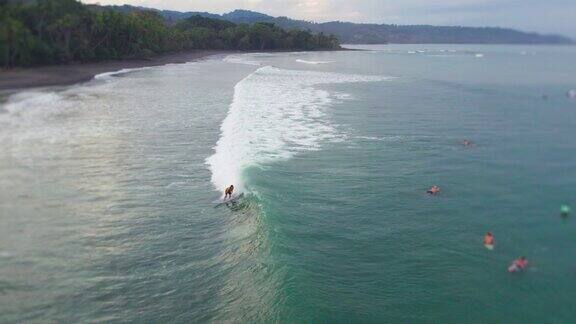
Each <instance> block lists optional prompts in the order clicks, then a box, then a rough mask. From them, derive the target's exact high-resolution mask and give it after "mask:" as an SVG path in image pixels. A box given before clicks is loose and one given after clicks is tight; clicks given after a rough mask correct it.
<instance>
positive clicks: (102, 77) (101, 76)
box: [94, 66, 152, 81]
mask: <svg viewBox="0 0 576 324" xmlns="http://www.w3.org/2000/svg"><path fill="white" fill-rule="evenodd" d="M150 68H152V67H151V66H144V67H140V68H132V69H121V70H118V71H112V72H104V73H100V74H96V75H95V76H94V79H95V80H104V81H106V80H110V79H112V77H115V76H118V75H121V74H125V73H128V72H134V71H144V70H148V69H150Z"/></svg>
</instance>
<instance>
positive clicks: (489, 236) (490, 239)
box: [484, 232, 494, 246]
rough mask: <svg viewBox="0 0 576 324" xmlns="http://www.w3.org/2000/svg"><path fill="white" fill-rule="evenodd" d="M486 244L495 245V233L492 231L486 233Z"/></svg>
mask: <svg viewBox="0 0 576 324" xmlns="http://www.w3.org/2000/svg"><path fill="white" fill-rule="evenodd" d="M484 245H487V246H493V245H494V235H493V234H492V233H490V232H488V233H486V235H484Z"/></svg>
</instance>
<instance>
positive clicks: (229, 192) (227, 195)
mask: <svg viewBox="0 0 576 324" xmlns="http://www.w3.org/2000/svg"><path fill="white" fill-rule="evenodd" d="M232 192H234V185H230V187H228V188H226V190H224V200H226V198H232Z"/></svg>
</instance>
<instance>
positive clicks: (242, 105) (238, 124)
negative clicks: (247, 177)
mask: <svg viewBox="0 0 576 324" xmlns="http://www.w3.org/2000/svg"><path fill="white" fill-rule="evenodd" d="M387 79H388V78H387V77H383V76H365V75H349V74H341V73H321V72H312V71H298V70H284V69H278V68H274V67H271V66H265V67H262V68H259V69H258V70H256V71H255V72H254V73H252V74H251V75H249V76H248V77H246V78H245V79H243V80H242V81H240V82H239V83H238V84H236V86H235V88H234V97H233V100H232V103H231V105H230V110H229V112H228V115H227V116H226V118H225V119H224V122H223V123H222V126H221V136H220V139H219V140H218V142H217V144H216V146H215V148H214V151H215V152H214V154H213V155H212V156H210V157H209V158H208V159H207V160H206V163H207V165H208V166H209V168H210V170H211V171H212V183H213V184H214V186H215V187H216V189H217V190H223V189H224V188H225V187H226V186H229V185H230V184H234V185H235V187H236V188H237V191H238V192H243V191H246V184H245V182H244V179H243V177H242V172H243V171H244V170H245V169H246V168H248V167H254V166H259V165H262V164H264V163H270V162H274V161H279V160H285V159H289V158H290V157H292V156H293V155H294V154H296V153H298V152H302V151H311V150H318V149H319V148H320V146H321V144H322V143H324V142H330V141H341V140H342V139H343V138H344V134H342V133H340V132H338V131H337V129H336V128H335V125H333V124H331V123H330V121H329V120H328V118H327V117H326V109H327V108H328V107H329V106H330V104H331V103H332V102H333V100H334V98H333V97H332V96H331V95H330V93H329V92H328V91H326V90H322V89H318V88H317V87H316V86H317V85H320V84H333V83H347V82H374V81H383V80H387Z"/></svg>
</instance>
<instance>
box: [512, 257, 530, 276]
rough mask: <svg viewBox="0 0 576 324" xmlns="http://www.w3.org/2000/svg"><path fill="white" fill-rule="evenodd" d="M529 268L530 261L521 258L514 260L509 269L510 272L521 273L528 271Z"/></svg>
mask: <svg viewBox="0 0 576 324" xmlns="http://www.w3.org/2000/svg"><path fill="white" fill-rule="evenodd" d="M527 266H528V260H526V257H523V256H521V257H519V258H518V259H516V260H514V262H512V264H511V265H510V267H508V272H516V271H521V270H524V269H526V267H527Z"/></svg>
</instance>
